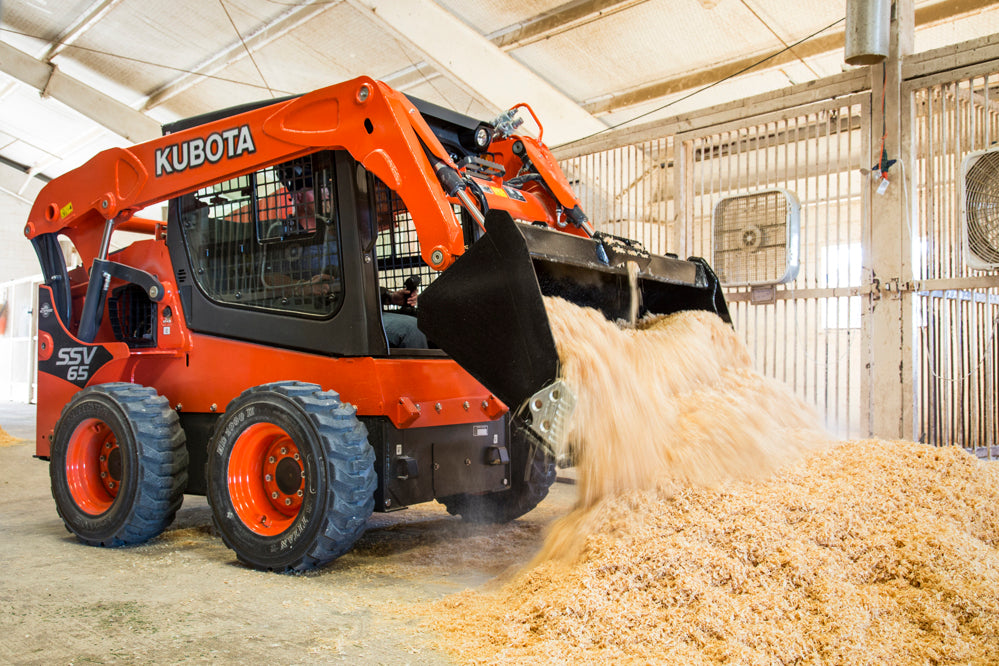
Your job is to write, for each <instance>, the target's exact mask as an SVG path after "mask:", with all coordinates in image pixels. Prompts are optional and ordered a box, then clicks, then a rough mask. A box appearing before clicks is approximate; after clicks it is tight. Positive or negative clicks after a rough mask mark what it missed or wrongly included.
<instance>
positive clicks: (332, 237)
mask: <svg viewBox="0 0 999 666" xmlns="http://www.w3.org/2000/svg"><path fill="white" fill-rule="evenodd" d="M335 200H336V199H335V192H334V178H333V168H332V162H331V161H330V159H329V154H328V153H321V154H317V155H313V156H308V157H305V158H300V159H297V160H293V161H291V162H286V163H284V164H281V165H278V166H276V167H268V168H266V169H262V170H260V171H257V172H256V173H252V174H248V175H246V176H240V177H238V178H234V179H232V180H228V181H225V182H222V183H218V184H215V185H212V186H209V187H206V188H203V189H201V190H198V191H197V192H195V193H193V194H190V195H187V196H185V197H183V198H182V200H181V205H180V223H181V229H182V231H183V233H184V238H185V241H186V245H187V251H188V254H189V256H190V259H191V266H192V268H193V270H194V272H195V279H196V281H197V283H198V286H199V287H200V288H201V289H202V290H203V291H204V292H205V294H206V295H207V296H208V297H209V298H211V299H213V300H215V301H216V302H219V303H224V304H227V305H233V306H239V307H251V308H261V309H268V310H280V311H284V312H289V313H296V314H302V315H317V316H328V315H331V314H333V313H334V312H335V311H336V310H337V308H338V307H339V304H340V302H341V300H342V296H343V285H342V283H341V272H340V250H339V236H338V231H337V218H336V214H335V212H336V211H335V206H334V202H335Z"/></svg>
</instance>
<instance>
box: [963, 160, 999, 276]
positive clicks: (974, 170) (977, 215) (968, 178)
mask: <svg viewBox="0 0 999 666" xmlns="http://www.w3.org/2000/svg"><path fill="white" fill-rule="evenodd" d="M961 174H962V177H961V189H962V194H961V202H962V209H963V211H962V212H963V215H962V217H963V219H964V228H963V236H964V252H965V257H966V260H967V263H968V266H969V267H971V268H975V269H979V270H992V269H995V268H999V148H990V149H989V150H982V151H978V152H976V153H971V154H969V155H968V156H966V157H965V158H964V162H963V163H962V167H961Z"/></svg>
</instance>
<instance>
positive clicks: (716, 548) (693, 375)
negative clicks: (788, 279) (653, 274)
mask: <svg viewBox="0 0 999 666" xmlns="http://www.w3.org/2000/svg"><path fill="white" fill-rule="evenodd" d="M551 307H552V306H551V303H549V308H550V312H551ZM556 307H558V306H556ZM551 316H552V319H553V324H552V325H553V330H556V340H557V341H559V342H560V353H561V354H563V362H564V364H565V366H566V375H567V381H568V380H570V379H572V373H574V372H582V370H580V369H578V368H576V369H574V366H573V363H576V362H578V363H582V364H584V365H586V367H585V371H586V372H587V373H588V374H586V375H585V377H586V378H585V379H583V380H582V383H581V384H579V388H580V390H581V396H580V404H579V407H577V410H579V409H587V407H586V406H585V404H586V403H587V402H588V401H589V400H590V399H591V398H590V397H587V396H586V395H585V393H586V391H588V390H590V389H592V388H595V387H597V386H599V387H600V389H603V390H606V385H603V386H600V382H599V381H598V382H596V383H595V384H587V382H591V381H592V378H593V377H598V376H599V373H600V372H609V373H611V374H613V368H609V367H605V368H593V367H591V366H590V365H588V364H592V365H600V364H604V365H609V364H611V363H613V362H614V361H611V360H609V359H610V356H609V355H608V356H601V355H600V354H598V353H597V352H598V351H599V347H600V343H601V342H604V341H602V340H601V341H598V342H594V343H593V344H594V347H593V348H590V347H588V344H589V343H588V342H587V341H588V340H593V338H592V334H593V331H592V330H590V327H589V325H588V324H587V323H586V322H587V319H586V317H588V316H590V315H588V314H586V313H584V314H578V313H577V314H570V315H568V316H567V317H566V320H565V322H563V321H560V320H558V316H556V315H551ZM573 318H575V319H574V320H573ZM557 320H558V321H557ZM668 320H670V318H666V319H664V320H661V321H659V322H654V323H653V324H652V328H651V329H649V328H647V329H646V331H649V330H655V329H659V330H668V329H669V328H670V327H671V326H678V329H676V330H675V332H676V335H675V336H673V337H672V338H671V337H670V336H669V335H664V336H663V338H662V339H661V340H660V341H659V342H658V343H656V344H657V345H658V346H659V347H661V349H660V350H658V351H657V352H656V353H651V352H649V353H646V354H644V355H642V356H641V359H642V360H641V361H640V362H639V363H635V364H630V362H629V361H625V365H624V366H622V365H621V364H620V363H621V357H620V356H619V357H618V358H617V362H618V369H619V370H620V369H621V368H622V367H624V368H625V369H626V370H627V371H628V372H632V373H634V376H635V381H634V384H635V393H634V394H636V395H644V396H654V397H661V396H663V395H668V396H671V397H670V398H669V399H670V401H671V403H672V404H673V405H674V409H673V410H672V411H670V413H669V419H670V420H669V421H668V425H669V426H670V429H667V430H656V431H654V435H655V438H656V441H657V442H658V446H659V448H660V449H662V450H661V451H659V452H658V453H654V454H653V453H650V452H652V451H653V450H654V447H653V448H650V447H651V446H652V445H651V444H650V440H651V439H652V438H650V437H646V438H645V439H644V440H643V434H642V432H641V430H642V429H641V427H640V426H636V424H635V423H634V422H629V421H627V420H622V419H626V418H629V417H633V416H634V414H635V413H638V414H639V417H640V418H659V417H649V416H648V415H647V414H646V415H642V414H641V412H640V411H639V412H634V411H631V407H630V406H628V405H624V406H623V407H622V406H621V405H620V404H618V402H619V401H617V400H609V407H608V409H607V410H605V412H603V416H601V415H600V414H599V413H595V412H593V411H589V412H585V413H584V417H583V418H584V419H585V426H580V424H579V423H578V422H577V423H576V426H577V427H576V428H575V429H574V433H573V439H572V440H571V441H572V443H571V444H570V446H573V447H575V450H576V454H577V460H578V462H579V463H580V465H581V469H580V470H579V479H580V500H579V505H578V506H577V508H576V510H575V511H573V512H572V513H571V514H570V515H568V516H566V517H565V518H564V519H562V520H561V521H560V522H559V523H557V524H556V525H555V526H554V529H553V530H552V533H551V534H550V535H549V538H548V540H547V541H546V545H545V548H544V550H543V555H542V556H541V557H540V558H539V559H537V560H535V562H534V564H533V565H532V566H531V567H529V568H528V569H527V570H525V571H524V572H522V573H520V574H519V575H517V576H516V577H514V578H513V579H512V580H510V581H509V582H507V583H506V584H505V585H504V586H502V587H501V588H499V589H498V590H496V591H491V592H474V591H466V592H464V593H461V594H458V595H453V596H451V597H448V598H445V599H444V600H442V601H441V602H439V603H438V604H437V605H436V606H435V607H434V609H433V619H432V621H431V624H432V626H433V627H434V628H435V629H436V631H437V632H438V633H439V635H440V636H441V645H442V646H443V647H444V648H445V649H447V650H448V651H449V652H450V653H451V654H452V655H453V656H454V657H455V658H456V659H458V660H460V661H462V662H466V663H476V664H492V663H496V664H499V663H518V664H519V663H526V664H532V663H534V664H549V663H573V664H596V663H615V664H617V663H622V664H649V663H655V664H715V663H739V664H827V663H837V664H884V663H898V664H904V663H920V664H922V663H935V664H945V663H961V664H967V663H972V664H985V663H995V661H994V659H995V655H997V654H999V594H997V591H999V471H997V469H996V468H995V467H993V466H991V465H989V464H988V463H983V462H980V461H978V460H977V459H975V458H974V457H972V456H970V455H969V454H967V453H965V452H964V451H962V450H959V449H953V448H948V449H935V448H932V447H928V446H925V445H921V444H915V443H912V442H900V441H881V440H865V441H854V442H847V443H842V444H837V445H832V444H830V443H829V442H828V440H827V438H826V437H825V436H824V435H823V434H822V433H821V432H819V431H817V430H815V429H814V428H813V429H810V428H808V420H809V419H810V418H811V416H809V415H808V411H807V409H805V408H804V407H803V406H802V405H800V404H799V403H797V402H796V401H793V400H789V396H787V395H785V394H786V390H782V388H781V387H779V386H776V385H775V384H773V383H772V382H770V381H768V380H764V379H763V378H762V377H759V376H758V375H755V374H753V373H752V372H751V371H750V370H749V368H748V355H745V350H744V349H742V348H741V346H740V345H739V344H733V343H732V342H731V340H730V339H729V338H728V337H727V336H728V334H727V333H726V331H725V330H724V328H723V327H718V326H716V325H715V324H714V323H713V322H711V321H710V318H709V317H707V316H705V315H700V314H698V315H696V316H694V317H690V316H687V315H686V314H684V315H679V316H674V318H673V320H672V321H668ZM563 323H565V326H564V327H562V324H563ZM594 324H595V325H599V326H602V325H603V324H600V322H597V321H594ZM570 331H571V332H572V334H573V335H575V336H577V337H578V340H575V341H573V342H569V338H567V337H564V336H565V335H566V334H567V333H568V332H570ZM705 333H707V335H706V336H705V335H704V334H705ZM620 335H621V336H622V337H632V338H635V337H638V338H643V340H644V341H643V342H642V343H641V344H643V345H644V344H646V343H649V342H650V340H649V336H647V335H646V336H643V335H642V332H638V333H636V332H634V331H622V332H621V334H620ZM588 336H589V337H588ZM712 336H714V337H712ZM718 336H721V337H718ZM612 337H613V336H612ZM733 338H734V336H733ZM562 342H565V343H567V344H574V345H578V347H576V349H580V350H581V351H580V352H579V353H580V354H581V355H582V354H591V355H592V356H591V357H592V358H593V359H604V360H592V361H587V360H586V359H584V358H582V356H578V357H577V356H575V352H573V351H569V350H566V349H565V348H564V347H562V346H561V343H562ZM618 342H620V341H618ZM678 345H680V346H682V347H683V348H682V349H677V348H676V347H677V346H678ZM616 351H617V352H621V349H617V350H616ZM625 351H628V348H627V346H626V347H625ZM628 353H631V352H630V351H628ZM594 354H595V355H594ZM744 355H745V357H744ZM657 359H658V360H657ZM663 360H665V361H666V362H667V364H668V366H669V367H670V368H671V369H670V370H668V371H666V375H665V376H663V377H661V378H660V375H659V374H657V371H655V370H654V369H652V368H651V367H647V366H650V364H654V363H659V362H661V361H663ZM743 361H744V363H743ZM660 372H661V370H660ZM577 376H579V375H577ZM650 382H651V384H652V386H651V388H650ZM664 385H665V386H666V388H663V387H664ZM622 391H623V393H624V394H626V395H632V394H629V392H628V390H627V389H622ZM599 393H600V391H599V390H598V391H597V393H596V395H599ZM604 396H605V400H607V399H608V398H609V396H608V394H607V393H604ZM721 400H728V401H729V402H731V403H737V404H730V405H728V406H726V407H725V408H723V409H722V410H721V415H720V416H719V417H718V418H716V419H714V421H711V420H710V416H711V414H712V406H713V405H718V404H720V401H721ZM610 403H612V404H610ZM589 404H590V407H589V409H591V410H592V407H593V404H594V403H589ZM799 407H800V408H801V409H799ZM778 412H780V413H778ZM761 414H762V415H761ZM602 419H607V420H608V421H614V423H612V424H608V423H604V422H601V421H602ZM747 423H748V426H749V427H748V431H745V430H743V429H744V428H746V426H747ZM615 427H617V428H618V429H620V430H621V431H623V432H620V433H617V434H615V433H614V432H613V431H614V428H615ZM744 432H748V434H747V435H746V436H741V435H743V433H744ZM763 435H767V436H769V437H770V439H767V438H766V437H764V438H763V440H761V441H755V440H756V439H757V438H758V437H760V436H763ZM607 438H610V439H609V440H608V441H612V442H613V447H617V448H616V455H617V456H618V457H621V458H624V460H614V459H613V458H612V454H613V453H614V452H613V451H612V450H610V449H602V448H601V447H603V446H604V445H605V444H606V443H607V442H605V441H604V440H605V439H607ZM740 446H742V447H743V448H742V449H739V448H738V447H740ZM677 451H680V452H683V453H682V454H679V453H677ZM698 452H702V453H703V457H699V456H698V455H697V454H698ZM726 452H728V453H730V454H731V455H733V456H734V458H735V460H738V461H740V462H739V464H738V465H732V464H730V463H729V461H727V460H726V459H725V454H726ZM636 455H637V459H636V458H635V456H636ZM757 456H759V457H760V458H761V459H760V460H756V457H757ZM770 456H774V457H775V458H776V459H777V460H778V461H780V462H782V463H784V466H783V467H782V468H780V469H779V470H778V471H777V472H776V473H774V472H773V469H774V466H775V463H774V461H773V460H769V459H768V457H770ZM601 466H603V467H604V468H603V469H601ZM648 467H652V468H653V469H651V470H649V469H646V468H648ZM767 470H770V473H769V474H768V473H766V471H767ZM725 479H728V480H727V481H726V480H725Z"/></svg>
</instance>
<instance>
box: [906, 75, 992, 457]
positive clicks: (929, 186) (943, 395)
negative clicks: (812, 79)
mask: <svg viewBox="0 0 999 666" xmlns="http://www.w3.org/2000/svg"><path fill="white" fill-rule="evenodd" d="M941 78H943V77H941ZM948 78H950V79H951V80H946V81H944V82H941V83H936V84H933V85H925V84H924V85H919V84H918V83H917V84H913V90H912V100H913V105H914V120H915V125H914V127H913V138H914V143H915V148H916V150H915V167H916V168H915V173H914V174H913V177H912V180H913V189H914V192H913V195H914V196H913V199H914V214H913V215H912V220H911V222H912V223H911V231H912V247H913V265H914V271H915V278H916V280H917V284H919V285H920V288H919V289H918V291H917V292H916V295H915V298H914V305H913V310H914V312H913V321H914V325H915V327H916V332H915V342H914V343H913V345H914V347H915V349H914V353H915V357H916V373H917V377H916V380H917V381H916V386H917V387H918V388H917V396H916V408H917V409H916V422H917V423H916V425H917V429H918V432H917V433H916V436H917V438H918V439H919V440H920V441H924V442H928V443H931V444H936V445H957V446H963V447H966V448H969V449H972V450H975V451H976V452H977V453H978V454H979V455H980V456H983V457H990V458H994V457H996V456H997V454H999V451H997V450H996V447H997V446H999V442H997V437H999V435H997V431H999V367H997V365H999V351H997V337H999V332H997V329H999V287H997V286H995V285H996V280H994V279H990V278H989V276H988V275H982V274H981V273H980V272H978V271H972V270H970V267H969V263H972V262H971V261H969V259H971V258H970V257H968V256H967V255H966V254H965V248H964V245H963V241H962V234H963V230H962V226H963V220H962V217H961V191H960V182H959V181H960V174H961V166H962V162H963V160H964V158H965V157H966V156H967V155H968V154H970V153H973V152H976V151H980V150H984V149H987V148H989V147H991V146H992V144H993V143H994V142H995V141H996V140H997V139H999V111H997V109H996V106H997V102H999V94H997V90H999V75H997V74H996V73H995V72H987V71H986V72H978V73H976V74H974V75H965V76H960V75H958V73H955V75H954V76H952V77H948Z"/></svg>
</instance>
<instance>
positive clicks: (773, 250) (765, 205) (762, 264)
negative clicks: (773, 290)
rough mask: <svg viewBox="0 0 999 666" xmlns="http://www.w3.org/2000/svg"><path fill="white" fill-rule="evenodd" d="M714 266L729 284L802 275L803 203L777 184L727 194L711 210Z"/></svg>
mask: <svg viewBox="0 0 999 666" xmlns="http://www.w3.org/2000/svg"><path fill="white" fill-rule="evenodd" d="M711 221H712V230H713V234H714V254H713V259H712V262H711V264H712V267H713V268H714V270H715V272H716V273H717V274H718V279H719V280H720V281H721V283H722V284H723V285H725V286H753V285H764V284H782V283H785V282H790V281H791V280H793V279H794V278H795V277H797V275H798V244H799V237H800V234H799V229H800V221H801V205H800V204H799V203H798V197H796V196H795V195H794V193H793V192H790V191H788V190H785V189H781V188H772V189H767V190H760V191H759V192H752V193H750V194H740V195H736V196H731V197H725V198H723V199H721V200H720V201H719V202H718V203H717V204H715V209H714V212H713V214H712V216H711Z"/></svg>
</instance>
